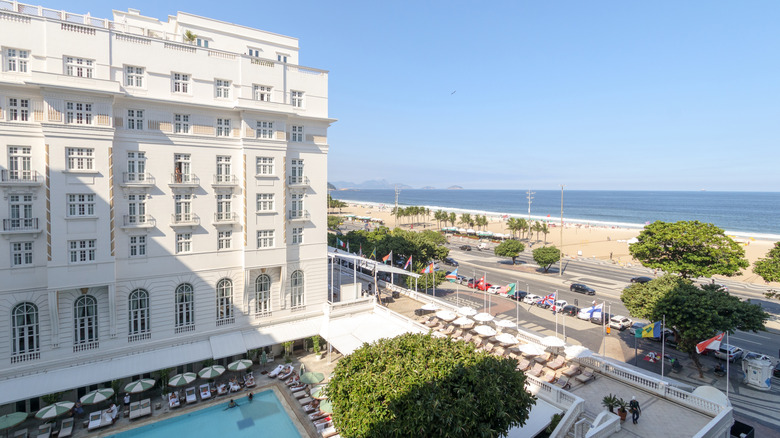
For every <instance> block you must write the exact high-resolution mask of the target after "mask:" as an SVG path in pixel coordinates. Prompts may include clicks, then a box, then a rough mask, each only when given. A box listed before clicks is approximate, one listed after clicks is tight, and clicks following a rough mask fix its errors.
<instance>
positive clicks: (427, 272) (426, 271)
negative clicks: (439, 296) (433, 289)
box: [420, 262, 433, 274]
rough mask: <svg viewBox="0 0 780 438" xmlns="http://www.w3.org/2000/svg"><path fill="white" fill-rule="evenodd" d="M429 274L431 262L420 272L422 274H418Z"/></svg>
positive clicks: (431, 266)
mask: <svg viewBox="0 0 780 438" xmlns="http://www.w3.org/2000/svg"><path fill="white" fill-rule="evenodd" d="M431 272H433V262H431V263H430V264H428V266H426V267H425V268H424V269H423V270H422V272H420V273H421V274H430V273H431Z"/></svg>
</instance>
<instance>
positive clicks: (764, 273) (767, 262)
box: [753, 242, 780, 298]
mask: <svg viewBox="0 0 780 438" xmlns="http://www.w3.org/2000/svg"><path fill="white" fill-rule="evenodd" d="M753 273H754V274H756V275H758V276H760V277H761V278H763V279H764V281H766V282H770V281H780V242H775V247H774V248H772V249H770V250H769V252H768V253H766V257H764V258H762V259H759V260H757V261H756V263H754V264H753ZM766 295H767V297H768V298H774V297H775V296H777V294H776V293H772V292H768V293H767V294H766Z"/></svg>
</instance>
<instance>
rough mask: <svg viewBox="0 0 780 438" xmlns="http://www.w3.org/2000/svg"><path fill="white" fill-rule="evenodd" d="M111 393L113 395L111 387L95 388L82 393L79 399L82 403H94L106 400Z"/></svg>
mask: <svg viewBox="0 0 780 438" xmlns="http://www.w3.org/2000/svg"><path fill="white" fill-rule="evenodd" d="M112 395H114V390H113V389H111V388H103V389H96V390H94V391H90V392H88V393H86V394H84V396H83V397H81V398H80V399H79V400H81V403H82V404H85V405H94V404H95V403H100V402H102V401H106V400H108V399H109V398H111V396H112Z"/></svg>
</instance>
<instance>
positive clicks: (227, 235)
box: [217, 231, 233, 249]
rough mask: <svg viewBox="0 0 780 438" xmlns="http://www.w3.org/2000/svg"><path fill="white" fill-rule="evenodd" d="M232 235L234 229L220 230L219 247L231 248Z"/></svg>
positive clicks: (218, 236)
mask: <svg viewBox="0 0 780 438" xmlns="http://www.w3.org/2000/svg"><path fill="white" fill-rule="evenodd" d="M232 237H233V232H232V231H220V232H219V233H218V235H217V249H230V246H231V242H232Z"/></svg>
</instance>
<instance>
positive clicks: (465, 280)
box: [455, 274, 469, 284]
mask: <svg viewBox="0 0 780 438" xmlns="http://www.w3.org/2000/svg"><path fill="white" fill-rule="evenodd" d="M455 281H457V282H458V283H460V284H466V283H468V282H469V278H468V277H466V276H465V275H460V274H458V279H457V280H455Z"/></svg>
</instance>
